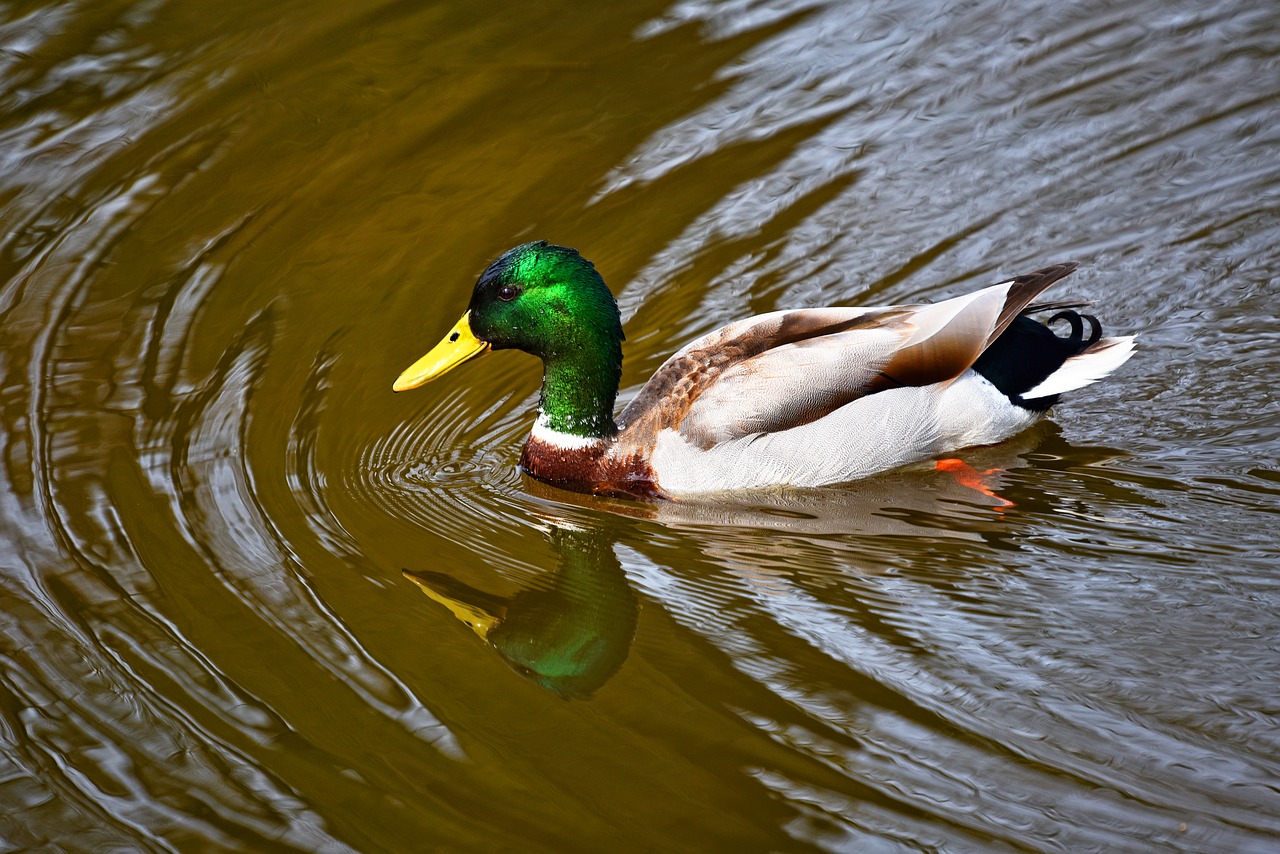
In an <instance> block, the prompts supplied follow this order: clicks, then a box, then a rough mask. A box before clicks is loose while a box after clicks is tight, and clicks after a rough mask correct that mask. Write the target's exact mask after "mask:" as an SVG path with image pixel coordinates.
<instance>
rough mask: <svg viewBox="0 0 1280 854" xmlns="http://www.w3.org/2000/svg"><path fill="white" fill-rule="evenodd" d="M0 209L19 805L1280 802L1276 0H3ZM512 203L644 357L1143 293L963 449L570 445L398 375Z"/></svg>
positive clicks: (343, 815) (961, 822) (537, 816)
mask: <svg viewBox="0 0 1280 854" xmlns="http://www.w3.org/2000/svg"><path fill="white" fill-rule="evenodd" d="M0 221H2V224H3V228H2V229H0V345H2V347H0V377H2V378H3V383H2V385H0V452H2V454H0V459H2V461H3V465H2V466H0V599H2V601H3V607H2V608H0V745H2V746H3V751H2V752H0V847H3V848H4V849H5V850H14V849H28V848H43V847H44V846H50V847H53V848H61V849H66V850H124V849H143V850H153V849H154V850H169V849H178V850H211V849H236V848H239V849H246V850H265V849H272V848H291V849H301V850H308V851H337V850H360V851H403V850H422V849H441V850H492V849H511V850H555V851H563V850H595V849H605V848H613V849H616V848H621V849H624V850H641V849H652V850H673V849H674V850H690V849H692V850H760V851H763V850H805V849H810V848H815V849H837V850H846V851H898V850H922V849H923V850H947V851H988V850H992V851H1000V850H1034V851H1041V850H1061V851H1073V852H1074V851H1084V850H1105V851H1121V850H1181V851H1194V852H1209V851H1232V852H1234V851H1275V850H1277V847H1278V846H1280V684H1278V682H1280V679H1278V676H1277V674H1280V641H1278V640H1277V637H1278V635H1280V548H1278V547H1277V529H1278V528H1280V500H1278V496H1280V462H1278V457H1280V404H1277V402H1276V401H1277V396H1276V393H1275V375H1276V373H1277V371H1278V370H1280V351H1278V347H1280V331H1278V328H1277V322H1276V316H1277V306H1278V305H1280V287H1278V286H1277V285H1276V283H1275V280H1276V278H1277V276H1280V252H1278V251H1277V248H1276V247H1277V246H1280V6H1277V5H1276V4H1274V3H1268V2H1223V3H1202V2H1172V3H1171V2H1154V0H1139V2H1135V3H1129V4H1115V3H1070V4H1057V3H1046V2H1025V3H1000V2H973V3H963V4H952V5H949V6H946V7H945V8H944V7H942V6H939V5H938V4H934V3H925V2H909V1H908V2H870V3H822V2H814V1H813V0H794V2H787V0H780V2H758V1H757V0H725V2H713V0H682V2H669V0H652V2H647V1H645V0H642V2H629V3H610V4H576V3H564V2H555V0H552V2H546V3H540V4H528V3H497V2H493V3H467V4H463V3H458V4H439V3H437V4H426V3H422V4H419V3H396V2H378V0H357V2H342V3H317V2H305V3H304V2H275V3H262V2H255V3H240V2H234V0H233V2H221V3H206V2H197V0H171V2H164V0H151V2H113V0H79V2H63V3H53V2H7V3H0ZM533 238H548V239H551V240H554V241H556V242H560V243H565V244H568V245H570V246H576V247H578V248H579V249H581V250H582V252H583V253H584V254H585V255H587V256H588V257H590V258H592V259H594V260H595V261H596V263H597V265H598V267H599V268H600V270H601V271H602V272H603V274H604V276H605V278H606V280H607V281H608V282H610V284H611V285H612V286H613V288H614V290H615V292H617V293H618V295H619V299H620V302H621V305H622V307H623V311H624V315H625V319H626V328H627V334H628V342H627V345H626V349H625V356H626V364H625V368H624V380H623V393H624V397H626V396H627V395H630V394H634V392H635V391H636V390H637V389H638V387H639V385H640V384H641V383H642V382H643V380H644V379H645V378H647V377H648V376H649V374H650V373H651V372H652V371H653V370H654V369H655V368H656V367H657V366H658V364H660V362H661V361H662V359H663V358H665V356H666V355H667V354H669V353H671V352H672V351H673V350H675V349H676V348H677V347H678V346H680V345H681V344H682V343H683V342H685V341H686V340H688V339H689V338H690V337H692V336H694V335H696V334H699V333H702V332H705V331H708V330H710V329H712V328H714V327H716V326H717V325H720V324H722V323H725V322H727V321H729V320H732V319H736V318H739V317H742V316H745V315H748V314H752V313H757V312H762V311H768V310H772V309H776V308H784V307H798V306H817V305H827V304H836V303H841V304H851V305H856V304H859V303H888V302H903V301H911V300H919V299H935V298H939V297H943V296H950V295H953V294H957V293H961V292H963V291H964V290H965V289H967V288H971V287H975V286H978V285H983V284H988V283H990V282H995V281H998V280H1000V277H1002V276H1006V275H1009V274H1014V273H1021V272H1025V271H1027V270H1030V269H1034V268H1035V267H1037V266H1042V265H1043V264H1046V263H1050V262H1054V261H1059V260H1064V259H1068V258H1074V259H1077V260H1079V261H1081V262H1082V268H1081V270H1080V272H1078V273H1076V274H1075V275H1074V276H1072V277H1071V279H1069V280H1068V282H1067V283H1065V284H1064V286H1063V287H1061V288H1059V289H1058V290H1057V291H1055V295H1058V296H1078V297H1082V298H1089V299H1096V300H1097V301H1098V303H1099V307H1098V313H1099V314H1100V315H1101V316H1102V317H1103V318H1104V319H1105V321H1106V324H1107V327H1108V330H1109V331H1111V332H1114V333H1117V334H1130V333H1139V334H1140V335H1141V338H1140V346H1141V349H1140V351H1139V354H1138V356H1137V357H1136V358H1135V359H1134V360H1133V361H1132V362H1130V363H1129V364H1128V365H1126V366H1125V367H1124V368H1123V369H1122V370H1121V371H1120V372H1119V373H1118V374H1117V375H1116V376H1115V377H1114V378H1112V379H1111V380H1109V381H1108V382H1106V383H1103V384H1099V385H1097V386H1094V387H1091V388H1090V389H1088V390H1087V391H1085V392H1083V393H1076V394H1074V395H1073V396H1072V398H1071V399H1070V400H1069V401H1067V402H1066V403H1065V404H1064V405H1062V406H1061V407H1060V408H1059V409H1058V410H1057V411H1056V412H1055V413H1054V416H1053V418H1052V419H1050V420H1049V421H1048V422H1046V423H1044V424H1042V425H1041V426H1040V427H1038V428H1036V429H1033V430H1032V431H1030V432H1028V433H1026V434H1023V435H1020V436H1018V437H1016V438H1014V439H1013V440H1011V441H1009V442H1007V443H1005V444H1003V445H1000V446H997V447H992V448H983V449H977V450H972V451H967V452H965V453H964V454H961V455H960V456H961V457H962V458H963V459H964V460H965V461H966V462H967V463H968V464H970V465H972V466H973V467H975V468H977V469H979V470H982V471H985V470H987V469H999V470H1000V471H999V473H997V474H993V478H994V481H993V482H994V483H995V484H996V489H995V490H994V491H995V492H996V494H997V495H996V496H987V495H984V494H983V493H981V492H978V491H975V490H973V489H969V488H967V487H965V486H963V485H961V484H960V483H959V482H957V481H956V479H954V478H952V477H950V476H949V475H947V474H946V473H943V472H938V471H935V470H934V469H932V468H930V467H928V466H922V467H918V468H913V469H908V470H904V471H897V472H891V473H889V474H887V475H884V476H881V477H877V478H874V479H872V480H870V481H866V482H863V483H859V484H854V485H850V486H845V487H839V488H828V489H821V490H808V491H793V492H786V493H777V494H769V495H756V496H744V497H743V498H742V499H741V500H738V501H734V502H717V503H697V502H691V503H682V504H679V505H676V504H667V505H646V504H640V503H632V502H623V501H606V500H593V499H587V498H582V497H579V496H572V495H568V494H565V493H562V492H559V491H557V490H554V489H550V488H547V487H543V486H540V485H538V484H536V483H533V482H530V481H527V480H525V479H522V477H521V475H520V474H519V472H518V471H517V470H516V462H517V460H518V456H519V449H520V444H521V442H522V440H523V436H524V434H525V432H526V431H527V430H528V427H529V424H530V421H531V409H532V406H533V404H534V402H535V400H536V387H537V380H538V371H539V367H538V365H537V363H536V361H535V360H533V359H530V358H528V357H526V356H523V355H522V354H516V353H500V354H496V355H491V356H488V357H486V358H485V360H482V361H481V362H478V363H476V364H473V365H468V366H466V367H465V368H463V369H459V371H457V372H455V373H454V374H451V375H449V376H448V377H447V378H445V379H443V380H441V381H440V382H438V383H435V384H433V385H431V386H429V387H428V388H426V389H424V390H421V391H417V392H414V393H412V394H411V395H399V396H396V395H393V394H392V393H391V391H390V386H391V382H392V380H393V379H394V378H395V376H396V374H397V373H398V372H399V371H400V370H401V369H402V368H403V367H404V366H405V365H407V364H408V363H409V362H410V361H411V360H412V359H414V358H416V357H417V356H418V355H420V354H421V353H422V352H423V351H424V350H425V348H426V347H427V346H429V345H430V344H432V343H434V342H435V340H437V339H438V337H439V336H440V334H441V333H442V332H443V331H444V330H446V329H447V328H448V327H449V325H450V324H451V323H452V322H453V321H454V320H455V319H456V317H457V315H458V314H459V312H460V311H461V310H462V308H463V307H464V305H465V303H466V299H467V296H468V294H469V292H470V288H471V285H472V283H473V282H474V278H475V275H476V274H477V273H478V272H479V271H480V270H481V269H483V267H484V266H485V265H486V264H487V263H488V261H489V260H491V259H492V258H493V257H494V256H496V255H497V254H498V253H499V252H501V251H503V250H504V249H506V248H508V247H509V246H511V245H514V244H516V243H518V242H521V241H524V240H528V239H533ZM997 496H998V497H997Z"/></svg>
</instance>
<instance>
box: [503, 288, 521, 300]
mask: <svg viewBox="0 0 1280 854" xmlns="http://www.w3.org/2000/svg"><path fill="white" fill-rule="evenodd" d="M518 296H520V289H519V288H517V287H516V286H515V285H503V286H502V287H500V288H498V299H500V300H502V301H503V302H511V301H512V300H513V299H515V298H516V297H518Z"/></svg>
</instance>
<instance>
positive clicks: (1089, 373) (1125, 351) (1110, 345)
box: [1021, 335, 1135, 400]
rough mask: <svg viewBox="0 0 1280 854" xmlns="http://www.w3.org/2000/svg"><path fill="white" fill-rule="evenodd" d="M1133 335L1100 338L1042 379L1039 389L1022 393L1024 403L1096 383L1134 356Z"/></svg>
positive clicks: (1037, 387)
mask: <svg viewBox="0 0 1280 854" xmlns="http://www.w3.org/2000/svg"><path fill="white" fill-rule="evenodd" d="M1134 337H1135V336H1133V335H1124V336H1120V337H1117V338H1103V339H1102V340H1101V341H1098V342H1097V343H1096V344H1093V345H1092V346H1090V347H1089V349H1087V350H1085V351H1084V352H1083V353H1079V354H1077V355H1075V356H1072V357H1071V358H1070V359H1067V360H1066V361H1065V362H1063V363H1062V367H1060V368H1058V370H1056V371H1054V372H1053V373H1051V374H1049V376H1047V377H1045V378H1044V381H1043V382H1041V383H1040V385H1038V386H1036V387H1035V388H1033V389H1031V391H1024V392H1023V393H1022V395H1021V397H1022V399H1023V400H1034V399H1035V398H1037V397H1048V396H1049V395H1051V394H1062V393H1063V392H1064V391H1074V390H1075V389H1078V388H1084V387H1085V386H1087V385H1089V384H1090V383H1096V382H1097V381H1098V380H1100V379H1102V378H1103V377H1105V376H1106V375H1107V374H1109V373H1111V372H1112V371H1114V370H1115V369H1116V368H1118V367H1120V366H1121V365H1123V364H1124V363H1125V362H1127V361H1129V357H1130V356H1132V355H1133V339H1134Z"/></svg>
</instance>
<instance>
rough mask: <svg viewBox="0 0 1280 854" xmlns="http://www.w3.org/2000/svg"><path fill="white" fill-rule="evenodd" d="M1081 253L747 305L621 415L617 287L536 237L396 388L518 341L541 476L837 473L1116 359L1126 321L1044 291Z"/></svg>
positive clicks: (1123, 349)
mask: <svg viewBox="0 0 1280 854" xmlns="http://www.w3.org/2000/svg"><path fill="white" fill-rule="evenodd" d="M1076 266H1077V265H1076V264H1075V263H1065V264H1056V265H1054V266H1051V267H1045V268H1044V269H1042V270H1037V271H1035V272H1034V273H1028V274H1027V275H1023V276H1017V277H1015V278H1012V279H1010V280H1008V281H1005V282H1001V283H1000V284H997V285H992V286H990V287H988V288H983V289H982V290H979V291H975V292H974V293H971V294H967V295H965V296H959V297H955V298H953V299H948V300H944V301H942V302H939V303H934V304H930V305H894V306H877V307H868V308H814V309H796V310H792V311H774V312H770V313H768V314H762V315H759V316H756V317H750V318H747V319H745V320H739V321H737V322H734V323H731V324H729V325H728V326H725V327H723V328H721V329H717V330H716V331H714V332H711V333H708V334H706V335H704V336H702V337H701V338H698V339H696V340H694V341H691V342H689V343H688V344H686V345H685V346H684V347H683V348H681V349H680V350H679V351H678V352H676V354H675V355H673V356H672V357H671V358H670V359H668V360H667V361H666V362H665V363H664V364H663V365H662V367H660V368H659V369H658V371H657V373H655V374H654V375H653V377H652V378H651V379H650V380H649V381H648V382H647V383H645V385H644V387H643V388H641V389H640V392H639V394H637V395H636V397H635V398H634V399H633V400H632V401H631V402H630V403H629V404H628V405H627V406H626V408H624V409H623V410H622V413H621V414H620V415H619V416H618V417H617V419H616V420H615V419H614V415H613V410H614V401H615V399H616V398H617V395H618V383H619V380H620V379H621V376H622V341H623V338H624V336H623V333H622V324H621V319H620V316H619V314H618V305H617V302H615V300H614V298H613V295H612V294H611V293H610V292H609V289H608V288H607V287H606V286H605V283H604V280H603V279H602V278H601V277H600V274H599V273H597V272H596V269H595V267H594V265H592V263H591V262H590V261H588V260H586V259H585V258H583V257H582V256H581V255H579V254H578V253H577V251H575V250H573V249H569V248H566V247H564V246H556V245H554V244H550V243H547V242H545V241H539V242H536V243H526V244H524V245H522V246H517V247H515V248H514V249H512V250H510V251H508V252H506V253H505V254H503V255H502V256H501V257H500V258H498V259H497V260H496V261H494V262H493V263H492V264H490V265H489V268H488V269H486V270H485V271H484V273H482V274H481V276H480V279H479V281H477V282H476V286H475V290H474V291H473V292H472V295H471V304H470V305H469V306H468V308H467V311H466V312H465V313H464V314H463V315H462V318H461V319H460V320H459V321H458V323H457V324H456V325H455V326H454V327H453V329H451V330H450V331H449V332H448V334H446V335H445V337H444V339H443V340H442V341H441V342H440V343H439V344H437V345H436V346H435V348H434V349H432V350H431V352H429V353H427V355H425V356H423V357H422V358H421V359H419V360H418V361H417V362H415V363H414V364H413V365H411V366H410V367H409V368H408V369H407V370H405V371H404V373H402V374H401V375H400V377H399V378H398V379H397V380H396V381H395V384H394V386H393V388H394V389H395V391H405V390H407V389H411V388H417V387H418V386H420V385H422V384H423V383H426V382H428V381H429V380H432V379H435V378H436V377H439V376H441V375H442V374H444V373H446V372H447V371H450V370H452V369H453V368H455V367H457V366H458V365H460V364H462V363H463V362H465V361H467V360H468V359H471V358H472V357H474V356H478V355H480V354H481V353H484V352H487V351H489V350H504V349H510V348H514V349H517V350H523V351H525V352H526V353H532V354H533V355H535V356H537V357H538V358H539V359H541V360H542V363H543V376H542V397H541V401H540V403H539V406H538V415H537V419H536V421H535V422H534V425H533V429H532V431H531V433H530V434H529V438H528V441H527V442H526V443H525V446H524V451H523V452H522V454H521V457H520V465H521V467H522V468H523V469H524V470H525V471H526V472H527V473H528V474H530V475H531V476H533V477H535V478H537V479H539V480H542V481H546V482H548V483H551V484H553V485H555V486H559V487H563V488H566V489H571V490H575V491H578V492H589V493H597V494H604V495H623V496H638V497H649V498H655V497H662V498H672V497H677V496H680V495H686V494H694V493H707V492H722V491H728V490H739V489H752V488H760V487H770V486H783V485H790V486H820V485H823V484H831V483H840V482H844V481H850V480H856V479H858V478H861V477H866V476H868V475H871V474H874V473H876V472H880V471H884V470H886V469H890V468H894V467H896V466H901V465H904V464H907V463H912V462H918V461H921V460H926V459H930V458H932V457H935V456H937V455H940V454H945V453H948V452H950V451H955V450H957V449H959V448H963V447H967V446H970V445H988V444H993V443H996V442H999V441H1002V440H1003V439H1006V438H1008V437H1009V436H1011V435H1013V434H1014V433H1017V432H1018V431H1020V430H1023V429H1025V428H1026V427H1029V426H1030V425H1031V424H1033V423H1034V422H1035V421H1036V420H1037V419H1038V418H1040V416H1041V415H1043V414H1044V413H1045V411H1047V410H1048V409H1049V407H1051V406H1053V405H1054V404H1055V403H1057V402H1058V399H1059V396H1060V395H1061V394H1063V393H1064V392H1068V391H1073V390H1075V389H1078V388H1081V387H1083V386H1086V385H1089V384H1090V383H1092V382H1095V381H1097V380H1099V379H1102V378H1103V377H1105V376H1106V375H1107V374H1109V373H1111V372H1112V371H1114V370H1115V369H1116V368H1118V367H1119V366H1120V365H1122V364H1123V363H1124V362H1125V361H1126V360H1127V359H1128V358H1129V356H1130V355H1132V352H1133V338H1132V336H1126V337H1116V338H1103V337H1102V330H1101V326H1100V324H1099V323H1098V321H1097V319H1096V318H1094V317H1093V316H1092V315H1087V314H1080V313H1078V312H1077V311H1075V309H1077V308H1081V307H1082V306H1083V304H1082V303H1052V304H1041V305H1033V304H1032V300H1034V299H1035V298H1036V297H1037V296H1039V295H1040V294H1041V293H1043V292H1044V291H1045V290H1046V289H1047V288H1048V287H1049V286H1050V285H1052V284H1053V283H1054V282H1056V281H1058V280H1059V279H1061V278H1063V277H1064V276H1066V275H1068V274H1069V273H1071V272H1072V271H1073V270H1074V269H1075V268H1076ZM1036 311H1056V312H1057V313H1056V314H1054V315H1053V316H1052V317H1050V318H1049V323H1055V322H1058V321H1065V322H1066V323H1067V324H1068V326H1069V331H1068V332H1067V334H1066V335H1065V336H1059V335H1057V334H1056V333H1054V332H1053V330H1051V329H1050V328H1049V326H1048V325H1046V324H1044V323H1041V322H1039V321H1037V320H1035V319H1033V318H1031V317H1030V316H1028V315H1029V314H1030V313H1031V312H1036ZM1086 325H1087V326H1088V334H1086V332H1085V327H1086Z"/></svg>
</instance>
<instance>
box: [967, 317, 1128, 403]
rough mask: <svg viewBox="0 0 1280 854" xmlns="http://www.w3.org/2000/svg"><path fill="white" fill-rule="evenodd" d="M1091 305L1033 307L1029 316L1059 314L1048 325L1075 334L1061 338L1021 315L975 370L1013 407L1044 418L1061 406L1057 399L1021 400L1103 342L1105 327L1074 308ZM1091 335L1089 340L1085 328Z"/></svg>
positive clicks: (1095, 319)
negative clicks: (1060, 326)
mask: <svg viewBox="0 0 1280 854" xmlns="http://www.w3.org/2000/svg"><path fill="white" fill-rule="evenodd" d="M1085 305H1087V303H1056V304H1049V305H1040V306H1031V307H1030V308H1028V310H1027V311H1028V312H1032V311H1045V310H1051V309H1061V310H1060V311H1058V313H1057V314H1055V315H1053V316H1052V317H1050V318H1049V325H1052V324H1055V323H1058V322H1059V321H1066V322H1067V324H1068V325H1069V326H1070V328H1071V331H1070V333H1069V334H1068V335H1067V336H1066V337H1059V336H1058V335H1057V334H1055V333H1054V331H1053V330H1052V329H1050V328H1049V325H1046V324H1044V323H1041V322H1040V321H1038V320H1034V319H1032V318H1030V317H1028V316H1027V313H1023V314H1022V315H1021V316H1019V317H1018V318H1017V319H1015V320H1014V321H1013V323H1011V324H1009V327H1008V328H1007V329H1006V330H1005V331H1004V332H1003V333H1002V334H1001V335H1000V337H999V338H997V339H996V340H995V341H994V342H992V344H991V346H990V347H988V348H987V349H986V350H985V351H984V352H983V354H982V355H981V356H979V357H978V360H977V361H976V362H974V364H973V369H974V370H975V371H977V372H978V373H980V374H982V375H983V376H984V377H986V378H987V379H988V380H990V382H991V384H992V385H994V386H995V387H996V388H998V389H999V390H1000V391H1001V392H1002V393H1003V394H1004V395H1005V396H1006V397H1008V398H1009V400H1011V401H1012V402H1013V403H1015V404H1017V405H1018V406H1021V407H1023V408H1024V409H1029V410H1032V411H1033V412H1043V411H1044V410H1046V409H1048V408H1049V407H1051V406H1053V405H1054V404H1055V403H1057V402H1058V399H1059V395H1056V394H1051V395H1048V396H1046V397H1036V398H1032V399H1030V400H1028V399H1026V398H1024V397H1023V396H1022V395H1023V394H1024V393H1025V392H1028V391H1030V390H1031V389H1033V388H1035V387H1036V386H1038V385H1039V384H1040V383H1041V382H1043V381H1044V380H1045V379H1046V378H1047V377H1048V376H1049V375H1050V374H1052V373H1053V372H1054V371H1056V370H1058V368H1060V367H1062V364H1063V363H1064V362H1065V361H1067V359H1070V358H1071V357H1072V356H1076V355H1079V354H1080V353H1083V352H1084V351H1085V350H1087V349H1089V348H1090V347H1092V346H1093V345H1094V344H1096V343H1098V341H1099V340H1101V338H1102V324H1101V323H1099V322H1098V318H1096V317H1094V316H1093V315H1092V314H1081V313H1080V312H1078V311H1076V310H1075V309H1076V308H1083V307H1084V306H1085ZM1086 324H1087V325H1088V326H1089V334H1088V336H1087V337H1086V335H1085V325H1086Z"/></svg>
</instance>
